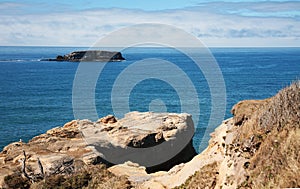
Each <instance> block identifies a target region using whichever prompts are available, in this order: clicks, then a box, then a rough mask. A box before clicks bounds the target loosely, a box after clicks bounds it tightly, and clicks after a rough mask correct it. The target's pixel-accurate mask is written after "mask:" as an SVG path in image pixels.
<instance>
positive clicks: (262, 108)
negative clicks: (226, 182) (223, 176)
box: [234, 81, 300, 188]
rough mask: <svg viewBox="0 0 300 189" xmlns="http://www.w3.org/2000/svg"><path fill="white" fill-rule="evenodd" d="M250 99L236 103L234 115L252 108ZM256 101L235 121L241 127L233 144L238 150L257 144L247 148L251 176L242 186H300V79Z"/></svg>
mask: <svg viewBox="0 0 300 189" xmlns="http://www.w3.org/2000/svg"><path fill="white" fill-rule="evenodd" d="M253 102H254V101H244V104H243V107H242V106H241V105H239V106H237V105H236V106H235V107H234V108H235V109H234V111H235V112H234V113H236V114H235V116H236V115H238V116H241V114H244V113H245V112H244V111H243V108H246V107H247V106H248V107H253V106H254V105H253ZM247 103H248V104H247ZM255 103H256V104H255V106H256V107H257V108H256V109H252V113H251V114H250V116H248V117H247V119H244V120H243V121H242V122H241V121H240V122H237V123H239V124H236V125H239V126H240V128H239V130H238V135H237V136H236V139H235V143H237V144H239V145H238V146H240V149H241V151H243V150H244V149H246V147H248V149H249V147H250V148H253V147H254V146H257V144H260V145H259V146H258V147H257V148H256V149H249V152H251V153H250V156H248V157H249V158H250V166H249V169H248V173H249V176H250V177H249V180H248V181H246V182H244V183H243V186H249V187H251V188H277V187H281V188H283V187H300V140H299V137H300V81H297V82H294V83H293V84H292V85H291V86H289V87H287V88H285V89H282V90H281V91H279V93H278V94H276V95H275V96H274V97H272V98H270V99H267V100H264V101H255ZM258 103H259V104H260V105H259V106H258V105H257V104H258ZM246 113H249V112H246ZM245 117H246V116H245ZM236 120H237V121H238V120H241V118H240V117H237V118H236ZM243 186H240V187H241V188H245V187H243Z"/></svg>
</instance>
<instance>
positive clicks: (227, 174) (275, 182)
mask: <svg viewBox="0 0 300 189" xmlns="http://www.w3.org/2000/svg"><path fill="white" fill-rule="evenodd" d="M299 102H300V81H297V82H294V83H293V84H292V85H291V86H289V87H287V88H285V89H283V90H281V91H279V93H278V94H276V95H275V96H273V97H271V98H268V99H265V100H245V101H241V102H239V103H237V104H236V105H235V106H234V107H233V108H232V111H231V112H232V114H233V117H232V118H229V119H227V120H225V121H224V122H223V123H222V124H221V125H220V126H219V127H217V128H216V129H215V131H214V132H213V133H211V139H210V141H209V145H208V147H207V148H206V149H205V150H204V151H203V152H201V153H200V154H198V155H196V154H195V151H194V150H193V147H192V146H191V139H190V138H189V137H183V138H186V140H182V138H181V137H182V136H185V135H186V134H187V136H189V134H190V132H189V130H191V131H193V129H192V128H193V124H192V122H191V117H190V115H188V114H168V113H165V114H158V113H151V112H146V113H140V112H131V113H128V114H126V115H125V117H124V118H122V119H119V120H118V119H116V118H115V117H114V116H107V117H104V118H101V119H99V120H98V121H96V122H91V121H89V120H73V121H71V122H69V123H66V124H65V125H64V126H63V127H57V128H54V129H51V130H49V131H47V132H46V133H45V134H42V135H39V136H37V137H34V138H33V139H32V140H30V141H29V142H28V143H24V142H22V141H19V142H15V143H12V144H9V145H8V146H6V147H5V148H4V149H3V151H2V152H1V153H0V187H2V188H139V189H149V188H150V189H152V188H153V189H166V188H167V189H168V188H177V189H180V188H299V187H300V158H299V157H300V140H299V138H300V103H299ZM147 124H148V125H147ZM139 126H141V127H139ZM144 126H146V127H144ZM87 136H89V137H90V140H86V138H87ZM99 136H100V139H102V141H99V138H98V139H97V140H95V139H96V138H97V137H99ZM89 137H88V138H89ZM176 140H179V141H181V142H183V143H184V144H186V145H184V148H183V149H182V150H181V151H180V152H178V155H177V156H175V157H174V159H172V160H171V161H167V162H166V163H165V164H164V163H161V164H158V166H151V165H150V166H149V165H147V163H145V162H142V161H140V162H134V161H138V159H134V158H133V159H131V158H130V157H129V159H126V157H125V156H124V157H122V158H121V161H126V162H124V163H121V162H120V163H113V162H115V161H113V162H109V161H110V158H107V157H109V151H106V150H107V149H110V148H118V149H120V150H126V149H128V148H141V149H142V148H145V149H146V148H151V147H153V146H159V145H161V144H163V143H165V142H166V144H172V143H173V145H170V146H169V147H171V146H174V142H175V141H176ZM168 142H169V143H168ZM99 146H101V149H100V150H96V151H95V149H96V148H97V147H99ZM101 150H103V151H101ZM99 152H103V153H99ZM113 152H115V151H113ZM161 153H164V151H161ZM136 155H137V156H138V155H142V154H136ZM157 155H160V154H157Z"/></svg>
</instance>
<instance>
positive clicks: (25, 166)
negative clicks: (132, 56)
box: [0, 112, 196, 187]
mask: <svg viewBox="0 0 300 189" xmlns="http://www.w3.org/2000/svg"><path fill="white" fill-rule="evenodd" d="M193 132H194V126H193V122H192V119H191V116H190V115H189V114H168V113H161V114H160V113H151V112H147V113H140V112H131V113H128V114H126V115H125V117H124V118H123V119H120V120H117V119H116V118H115V117H114V116H107V117H104V118H101V119H99V120H98V121H97V122H91V121H89V120H73V121H71V122H69V123H66V124H65V125H64V126H63V127H57V128H54V129H51V130H49V131H47V132H46V133H45V134H42V135H39V136H37V137H34V138H33V139H32V140H30V141H29V142H28V143H24V142H15V143H12V144H9V145H8V146H6V147H5V148H4V149H3V151H2V152H1V153H0V187H1V186H2V187H5V186H6V187H7V183H10V184H12V183H15V182H17V181H24V182H22V184H23V185H24V183H27V184H30V182H38V181H40V180H42V179H44V178H45V177H47V178H48V177H51V176H53V175H54V176H55V175H71V174H75V173H77V172H78V171H79V170H85V169H92V168H91V167H90V166H92V165H95V164H99V163H102V164H106V165H107V166H111V165H113V164H115V163H116V162H114V161H116V159H115V158H114V157H115V155H119V156H122V157H120V158H118V159H117V160H118V161H120V162H119V163H124V162H125V161H130V160H131V161H135V160H140V162H139V163H140V164H141V165H143V164H142V163H143V162H144V163H145V164H144V165H145V166H147V165H149V166H147V169H148V170H147V171H156V170H168V169H169V168H171V167H172V166H174V165H176V164H179V163H183V162H187V161H189V160H190V159H192V157H193V156H194V155H195V154H196V153H195V150H194V148H193V147H192V142H191V139H192V136H193ZM187 136H189V137H187ZM176 141H179V142H180V144H178V142H177V143H176ZM172 145H176V146H175V147H173V149H175V150H172V149H166V147H167V148H172ZM156 146H157V148H156ZM159 146H162V147H159ZM137 149H141V150H142V151H143V152H144V153H145V155H147V156H146V157H145V156H143V154H140V151H135V150H137ZM147 149H150V150H152V151H151V153H149V152H148V153H147V152H146V151H147ZM169 152H170V153H171V155H173V154H172V152H175V155H174V157H170V159H171V161H167V160H165V159H164V158H169V156H166V155H163V154H164V153H165V154H167V153H169ZM132 153H133V154H132ZM134 153H135V154H134ZM159 153H160V154H159ZM111 154H113V155H112V156H111ZM167 155H169V154H167ZM137 156H139V157H138V158H136V157H137ZM154 156H156V157H160V158H162V161H157V160H156V161H154V163H153V158H154ZM149 158H150V159H149ZM168 160H169V159H168ZM148 161H150V162H151V163H150V164H149V163H148ZM147 163H148V164H147ZM145 170H146V167H145ZM89 175H90V174H89ZM13 178H19V179H17V181H16V180H13ZM118 178H122V177H118ZM22 179H23V180H22ZM11 180H13V181H11Z"/></svg>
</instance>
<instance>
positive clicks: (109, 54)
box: [42, 50, 125, 62]
mask: <svg viewBox="0 0 300 189" xmlns="http://www.w3.org/2000/svg"><path fill="white" fill-rule="evenodd" d="M123 60H125V58H124V57H123V56H122V54H121V53H120V52H114V51H103V50H86V51H74V52H71V53H69V54H66V55H64V56H62V55H58V56H57V57H56V58H49V59H42V61H68V62H119V61H123Z"/></svg>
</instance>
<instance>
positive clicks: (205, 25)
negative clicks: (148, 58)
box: [0, 1, 300, 46]
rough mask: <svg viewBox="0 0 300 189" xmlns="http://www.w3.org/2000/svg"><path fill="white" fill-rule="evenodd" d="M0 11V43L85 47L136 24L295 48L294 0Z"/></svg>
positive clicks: (226, 42) (213, 42)
mask: <svg viewBox="0 0 300 189" xmlns="http://www.w3.org/2000/svg"><path fill="white" fill-rule="evenodd" d="M40 6H44V5H40ZM53 10H54V9H53ZM0 12H1V13H0V28H1V30H0V36H1V38H0V45H29V46H34V45H45V46H91V45H92V44H94V43H95V42H96V41H97V40H98V39H99V38H101V37H104V36H105V35H108V34H109V33H110V32H113V31H115V30H117V29H119V28H122V27H126V26H131V25H134V24H140V23H160V24H168V25H174V26H177V27H179V28H181V29H183V30H185V31H187V32H188V33H191V34H192V35H194V36H196V37H198V38H199V39H200V40H201V41H202V42H203V43H204V44H205V45H207V46H299V44H300V43H299V42H300V2H296V1H289V2H269V1H268V2H261V3H258V2H211V3H200V4H198V5H197V6H193V7H186V8H181V9H169V10H157V11H146V10H141V9H122V8H106V9H104V8H95V9H85V10H79V11H76V10H72V9H66V8H65V7H64V8H63V9H55V11H52V12H49V11H46V12H43V11H42V10H40V9H35V10H31V9H30V6H29V5H28V4H21V3H0ZM137 37H138V36H137ZM141 37H142V36H141ZM124 40H125V39H124Z"/></svg>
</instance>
